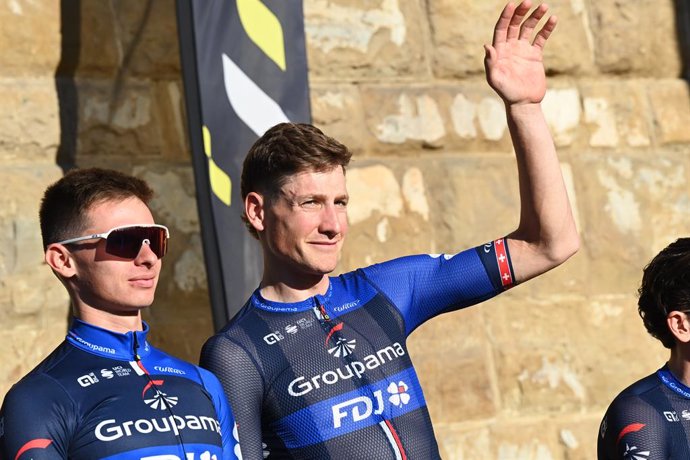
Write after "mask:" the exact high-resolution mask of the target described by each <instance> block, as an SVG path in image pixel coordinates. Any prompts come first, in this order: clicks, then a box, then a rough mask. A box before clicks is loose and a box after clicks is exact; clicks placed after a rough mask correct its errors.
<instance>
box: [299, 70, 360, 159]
mask: <svg viewBox="0 0 690 460" xmlns="http://www.w3.org/2000/svg"><path fill="white" fill-rule="evenodd" d="M310 92H311V112H312V122H313V123H314V124H315V125H316V126H318V127H319V128H320V129H321V130H322V131H323V132H324V133H326V134H327V135H329V136H331V137H334V138H335V139H337V140H338V141H340V142H342V143H343V144H345V145H346V146H347V147H348V148H349V149H350V151H351V152H352V153H353V154H354V155H355V156H356V157H359V156H360V155H362V154H363V153H364V152H366V151H367V150H369V148H370V144H371V141H372V139H371V137H370V136H369V135H368V132H367V128H366V125H365V123H364V108H363V106H362V101H361V98H360V93H359V91H358V90H357V88H356V87H355V86H352V85H332V84H318V83H317V84H313V85H311V87H310Z"/></svg>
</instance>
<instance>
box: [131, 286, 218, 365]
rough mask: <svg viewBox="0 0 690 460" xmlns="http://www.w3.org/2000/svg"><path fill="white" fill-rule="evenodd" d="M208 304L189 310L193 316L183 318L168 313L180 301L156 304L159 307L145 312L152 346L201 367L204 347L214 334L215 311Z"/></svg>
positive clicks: (166, 301)
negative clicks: (200, 355) (213, 318)
mask: <svg viewBox="0 0 690 460" xmlns="http://www.w3.org/2000/svg"><path fill="white" fill-rule="evenodd" d="M185 300H190V299H185ZM206 300H207V301H206V302H205V303H195V304H193V306H194V309H193V310H192V309H189V310H190V314H187V315H185V316H183V317H181V316H180V314H179V312H178V311H175V312H170V311H169V309H168V307H169V306H173V305H175V304H178V303H179V300H175V299H167V300H166V299H160V300H156V303H155V304H154V305H152V306H151V308H150V309H149V310H146V311H145V316H144V318H145V319H146V321H147V322H148V323H149V324H150V326H151V334H150V335H149V337H150V340H151V343H152V344H153V345H154V346H156V347H159V348H161V349H162V350H165V351H166V352H167V353H170V354H171V355H173V356H176V357H178V358H180V359H184V360H185V361H188V362H191V363H195V364H196V363H198V362H199V354H200V352H201V347H202V346H203V344H204V342H206V339H208V338H209V337H210V336H211V335H212V334H213V325H212V324H211V310H210V308H209V307H208V299H206ZM192 312H194V317H193V316H192V314H191V313H192Z"/></svg>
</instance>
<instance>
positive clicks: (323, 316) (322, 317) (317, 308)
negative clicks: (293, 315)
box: [312, 296, 331, 324]
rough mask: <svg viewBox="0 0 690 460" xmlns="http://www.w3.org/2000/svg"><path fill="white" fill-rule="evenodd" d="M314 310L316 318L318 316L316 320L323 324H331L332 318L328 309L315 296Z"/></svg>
mask: <svg viewBox="0 0 690 460" xmlns="http://www.w3.org/2000/svg"><path fill="white" fill-rule="evenodd" d="M312 310H313V311H314V316H316V319H318V320H319V321H320V322H321V324H324V323H330V322H331V317H330V316H329V315H328V312H327V311H326V308H325V307H324V306H323V304H322V303H321V302H319V298H318V297H316V296H314V307H313V308H312Z"/></svg>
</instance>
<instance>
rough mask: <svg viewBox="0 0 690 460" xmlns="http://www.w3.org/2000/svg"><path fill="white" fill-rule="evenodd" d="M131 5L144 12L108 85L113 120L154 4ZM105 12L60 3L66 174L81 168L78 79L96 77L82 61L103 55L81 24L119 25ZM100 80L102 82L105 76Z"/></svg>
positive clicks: (58, 82) (58, 81) (77, 0)
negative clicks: (90, 43)
mask: <svg viewBox="0 0 690 460" xmlns="http://www.w3.org/2000/svg"><path fill="white" fill-rule="evenodd" d="M135 2H136V3H135ZM125 3H126V2H123V4H121V5H120V7H121V9H123V10H124V9H126V8H127V5H126V4H125ZM130 3H131V5H132V6H135V5H136V6H137V7H139V8H141V10H142V14H141V16H140V19H139V21H138V24H137V25H136V28H135V31H134V35H133V37H132V39H131V41H130V42H129V43H128V44H127V46H126V49H124V50H123V51H122V55H121V56H120V57H119V58H120V61H119V65H118V66H117V68H116V73H115V75H114V76H113V77H109V78H112V82H111V84H110V85H108V86H109V87H110V88H111V90H110V95H109V102H110V103H109V107H110V114H111V116H112V113H113V112H114V107H116V105H117V102H118V100H119V99H120V97H121V95H122V88H123V84H124V81H125V78H126V74H127V72H128V69H129V64H130V61H131V58H132V55H133V53H134V51H135V50H136V48H137V46H138V45H139V43H140V41H141V36H142V33H143V31H144V29H145V28H146V25H147V24H148V22H149V18H150V16H151V9H152V1H151V0H148V1H147V2H146V3H145V4H144V3H142V2H140V1H139V0H130ZM142 5H143V8H142ZM104 12H108V13H110V14H115V13H114V12H112V11H111V10H110V9H107V8H106V9H103V8H99V5H96V4H95V2H90V1H86V2H82V1H81V0H61V2H60V21H61V24H60V32H61V36H62V43H61V49H60V62H59V64H58V66H57V69H56V70H55V88H56V93H57V98H58V105H59V107H58V111H59V117H60V144H59V145H58V148H57V154H56V157H55V163H56V164H57V165H58V166H59V167H60V168H61V169H62V172H63V174H64V173H66V172H67V171H69V170H70V169H73V168H76V167H78V164H79V152H78V145H79V125H80V119H79V117H80V110H79V107H80V101H79V87H78V86H79V85H78V82H77V76H80V77H85V78H89V77H94V75H89V70H84V69H82V72H81V73H80V71H79V70H80V69H79V66H80V60H81V59H82V58H83V60H84V61H86V62H89V61H98V60H99V59H100V58H101V56H102V55H101V54H100V53H101V52H102V51H103V50H102V49H99V46H97V47H96V48H89V47H86V48H85V47H84V44H85V43H84V40H89V39H93V37H82V31H83V30H84V28H83V27H82V21H84V20H90V21H95V22H96V23H97V24H104V23H108V22H109V21H112V20H115V21H117V17H115V18H111V17H104V16H105V14H104ZM86 29H88V27H86ZM96 40H102V42H101V43H102V46H107V45H106V42H107V40H105V39H103V38H102V37H96ZM85 49H86V50H87V52H88V53H89V54H93V55H86V56H82V53H83V52H84V50H85ZM104 54H105V53H104ZM87 66H88V65H87ZM85 73H86V74H85ZM100 77H101V78H102V75H101V76H100ZM97 78H98V77H97ZM82 140H83V139H82ZM123 166H124V167H123V169H125V170H126V169H127V166H128V165H123ZM127 172H129V171H127ZM66 314H67V318H68V327H69V323H70V322H71V317H72V314H71V307H70V306H69V305H68V306H67V311H66Z"/></svg>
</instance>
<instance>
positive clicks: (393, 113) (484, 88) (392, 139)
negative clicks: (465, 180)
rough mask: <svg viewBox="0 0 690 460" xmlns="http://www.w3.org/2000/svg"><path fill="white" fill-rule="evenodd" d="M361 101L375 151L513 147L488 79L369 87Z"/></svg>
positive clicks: (504, 148) (363, 93) (503, 115)
mask: <svg viewBox="0 0 690 460" xmlns="http://www.w3.org/2000/svg"><path fill="white" fill-rule="evenodd" d="M362 100H363V102H364V111H365V118H366V123H367V126H368V131H369V132H370V133H371V134H372V135H373V136H374V142H376V143H377V144H376V145H375V149H376V152H377V153H388V152H391V153H393V152H395V153H400V152H401V151H403V152H404V151H406V150H413V149H414V150H419V149H420V148H422V149H426V150H440V149H444V150H446V149H448V150H449V149H459V150H462V151H471V150H475V149H491V150H493V149H497V150H500V151H510V149H511V147H510V139H509V136H508V129H507V124H506V119H505V111H504V109H503V104H502V102H501V100H500V99H499V98H498V96H497V95H496V94H495V93H494V92H493V91H492V90H491V88H489V86H488V85H487V84H486V83H484V82H478V81H474V82H472V83H468V84H465V85H463V86H462V87H458V86H453V87H451V86H444V85H442V86H433V87H383V86H367V87H363V88H362Z"/></svg>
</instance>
